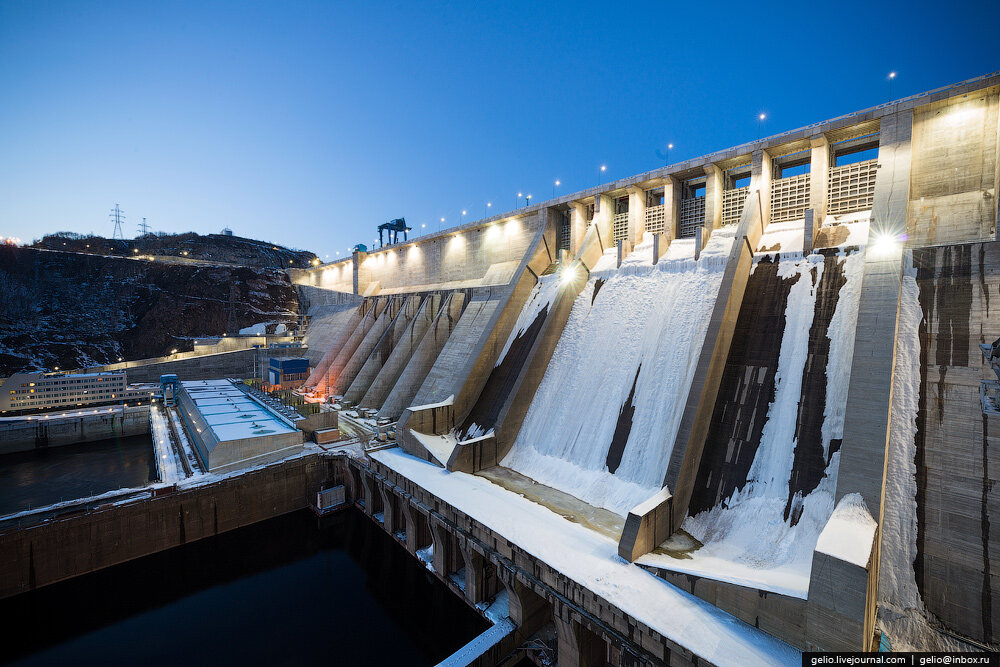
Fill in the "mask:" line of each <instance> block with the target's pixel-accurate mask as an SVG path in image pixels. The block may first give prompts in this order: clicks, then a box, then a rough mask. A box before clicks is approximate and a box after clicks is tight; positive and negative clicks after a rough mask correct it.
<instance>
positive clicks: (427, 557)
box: [417, 542, 434, 572]
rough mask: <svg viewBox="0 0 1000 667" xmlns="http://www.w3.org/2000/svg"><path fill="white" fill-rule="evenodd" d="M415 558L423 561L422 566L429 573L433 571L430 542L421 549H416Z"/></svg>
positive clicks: (432, 551)
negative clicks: (425, 567)
mask: <svg viewBox="0 0 1000 667" xmlns="http://www.w3.org/2000/svg"><path fill="white" fill-rule="evenodd" d="M417 558H419V559H420V560H422V561H424V565H425V566H427V569H428V570H430V571H431V572H433V571H434V543H433V542H431V543H430V544H428V545H427V546H426V547H424V548H423V549H417Z"/></svg>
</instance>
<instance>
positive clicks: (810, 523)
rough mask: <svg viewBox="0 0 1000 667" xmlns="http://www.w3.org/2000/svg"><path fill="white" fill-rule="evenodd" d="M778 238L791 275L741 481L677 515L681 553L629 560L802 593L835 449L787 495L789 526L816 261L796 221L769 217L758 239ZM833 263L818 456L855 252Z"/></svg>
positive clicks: (840, 358) (832, 480) (831, 428)
mask: <svg viewBox="0 0 1000 667" xmlns="http://www.w3.org/2000/svg"><path fill="white" fill-rule="evenodd" d="M858 224H859V225H863V227H864V229H862V230H856V229H854V230H851V231H852V237H853V238H851V239H850V240H852V241H853V244H856V243H857V242H858V240H859V239H860V238H861V237H862V236H864V233H865V231H866V229H867V223H858ZM856 226H858V225H851V227H856ZM796 227H798V230H797V231H796ZM779 243H780V246H781V250H780V251H779V252H780V256H781V259H780V263H779V270H778V275H779V276H780V277H783V278H789V277H793V276H795V275H798V276H799V279H798V280H797V281H796V282H795V284H794V285H792V287H791V290H790V292H789V294H788V303H787V306H786V309H785V331H784V335H783V337H782V340H781V349H780V352H779V357H778V370H777V374H776V378H775V392H774V400H773V401H772V403H771V404H770V405H769V406H768V413H767V421H766V423H765V424H764V429H763V432H762V433H761V440H760V445H759V447H758V449H757V451H756V454H755V457H754V459H753V463H752V464H751V468H750V472H749V475H748V476H747V484H746V485H745V486H744V487H743V488H742V489H739V490H738V491H736V492H734V493H733V494H732V495H731V496H730V497H729V498H726V499H725V500H724V501H722V502H721V503H719V504H718V505H716V506H715V507H713V508H712V509H710V510H706V511H704V512H701V513H699V514H697V515H696V516H693V517H688V518H687V519H686V520H685V522H684V524H683V526H682V528H683V530H685V531H686V532H687V533H689V534H690V535H692V536H693V537H694V538H695V539H697V540H698V541H700V542H701V543H702V544H703V546H702V547H701V548H697V549H693V550H687V549H685V547H690V545H689V544H685V543H684V541H683V538H682V537H681V536H677V537H675V538H673V540H671V541H670V542H668V544H667V546H675V547H677V548H682V549H685V554H684V557H683V558H675V557H673V556H670V555H668V554H661V553H656V554H648V555H646V556H643V557H642V558H640V559H639V560H638V562H639V563H641V564H645V565H652V566H656V567H662V568H664V569H669V570H672V571H675V572H683V573H687V574H693V575H698V576H704V577H708V578H712V579H717V580H721V581H728V582H731V583H735V584H739V585H744V586H751V587H754V588H760V589H763V590H769V591H773V592H776V593H781V594H783V595H789V596H792V597H797V598H801V599H805V598H806V596H807V595H808V591H809V573H810V570H811V568H812V553H813V550H814V548H815V546H816V542H817V539H818V538H819V535H820V533H821V532H822V530H823V528H824V526H825V525H826V523H827V520H828V519H829V518H830V515H831V514H832V513H833V510H834V497H835V493H836V488H837V470H838V466H839V462H840V454H839V452H838V453H836V454H834V455H833V456H832V458H830V463H829V465H828V467H827V470H826V475H825V476H824V478H823V479H822V481H821V482H820V483H819V486H817V487H816V488H815V489H814V490H813V491H812V492H811V493H809V494H808V495H807V496H805V497H804V498H802V497H801V496H800V495H797V497H796V503H797V504H801V507H802V513H801V517H800V518H799V521H798V523H796V524H795V525H794V526H793V525H792V523H791V521H790V520H786V519H785V518H784V514H785V506H786V503H787V501H788V495H789V480H790V477H791V472H792V463H793V460H794V452H795V447H796V437H795V429H796V420H797V417H798V410H799V398H800V396H801V391H802V381H803V369H804V366H805V364H806V360H807V356H808V347H809V331H810V327H811V326H812V322H813V314H814V307H815V303H816V297H817V293H816V288H815V286H816V285H818V284H819V282H820V279H821V277H822V273H823V270H824V263H823V257H822V256H821V255H818V254H811V255H808V256H805V257H803V256H802V231H801V226H800V225H799V224H798V223H786V224H784V225H772V226H771V227H769V228H768V233H767V234H765V235H764V237H763V238H762V239H761V241H760V245H759V248H761V249H764V248H771V247H774V246H775V245H776V244H779ZM759 258H760V256H758V259H759ZM843 262H844V267H843V271H844V275H845V277H846V282H845V283H844V285H843V286H842V287H841V288H840V293H839V299H838V301H837V309H836V312H835V313H834V315H833V318H832V319H831V321H830V326H829V329H828V332H827V335H828V337H829V339H830V353H829V359H828V362H827V367H826V377H827V385H826V405H825V408H824V419H823V426H822V437H823V453H824V456H828V454H829V451H830V443H831V440H833V439H835V438H841V437H842V436H843V427H844V412H845V410H846V407H847V388H848V385H849V382H850V371H851V361H852V359H853V353H854V332H855V327H856V324H857V314H858V303H859V300H860V294H861V278H862V273H863V271H864V254H863V253H860V252H853V253H851V254H848V255H847V256H846V257H845V258H844V259H843ZM754 266H755V268H756V266H757V264H756V263H755V265H754ZM813 271H815V272H816V277H815V283H814V281H813V278H812V275H811V274H812V272H813Z"/></svg>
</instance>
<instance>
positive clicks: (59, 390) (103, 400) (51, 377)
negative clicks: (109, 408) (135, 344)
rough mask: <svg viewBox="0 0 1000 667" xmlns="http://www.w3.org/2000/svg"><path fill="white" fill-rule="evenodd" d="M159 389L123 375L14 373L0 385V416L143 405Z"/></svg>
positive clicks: (115, 373)
mask: <svg viewBox="0 0 1000 667" xmlns="http://www.w3.org/2000/svg"><path fill="white" fill-rule="evenodd" d="M158 389H159V387H158V386H157V385H155V384H129V383H128V378H127V377H126V372H125V371H124V370H119V371H106V372H99V373H15V374H14V375H11V376H10V377H9V378H7V379H6V381H4V383H3V384H0V413H8V412H13V413H21V412H30V411H37V410H50V409H54V408H55V409H58V408H66V409H69V408H77V407H86V406H90V405H108V404H118V403H136V404H139V403H145V402H148V401H150V400H151V399H152V396H153V395H154V394H155V393H156V392H157V390H158Z"/></svg>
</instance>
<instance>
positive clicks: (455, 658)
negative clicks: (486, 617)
mask: <svg viewBox="0 0 1000 667" xmlns="http://www.w3.org/2000/svg"><path fill="white" fill-rule="evenodd" d="M515 629H516V626H515V625H514V622H513V621H511V620H510V619H509V618H505V619H502V620H501V621H499V622H498V623H496V624H494V625H492V626H490V627H489V629H487V630H486V631H484V632H483V633H482V634H480V635H478V636H477V637H476V638H475V639H473V640H472V641H470V642H469V643H468V644H466V645H465V646H463V647H462V648H460V649H458V650H457V651H455V652H454V653H452V654H451V655H450V656H448V657H447V658H446V659H445V660H442V661H441V662H439V663H438V664H437V667H467V665H471V664H472V663H473V662H475V661H476V660H477V659H478V658H480V657H481V656H482V655H483V654H485V653H486V652H487V651H489V650H490V649H491V648H493V647H494V646H496V645H497V644H499V643H500V642H501V641H503V639H504V637H506V636H507V635H509V634H510V633H512V632H514V630H515Z"/></svg>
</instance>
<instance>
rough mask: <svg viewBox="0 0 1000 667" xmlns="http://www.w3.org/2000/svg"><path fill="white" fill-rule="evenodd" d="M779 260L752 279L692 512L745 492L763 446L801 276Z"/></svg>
mask: <svg viewBox="0 0 1000 667" xmlns="http://www.w3.org/2000/svg"><path fill="white" fill-rule="evenodd" d="M779 260H780V255H779V256H776V257H763V258H761V259H760V260H759V261H758V262H757V265H756V267H755V268H754V270H753V273H751V274H750V278H749V280H748V281H747V287H746V292H745V295H744V297H743V304H742V306H741V307H740V314H739V316H738V317H737V320H736V328H735V330H734V332H733V340H732V344H731V346H730V349H729V356H728V358H727V359H726V366H725V369H724V370H723V374H722V381H721V383H720V386H719V394H718V398H717V399H716V402H715V408H714V410H713V413H712V422H711V426H710V428H709V432H708V437H707V438H706V441H705V449H704V452H703V453H702V458H701V462H700V465H699V468H698V477H697V479H696V481H695V488H694V491H693V493H692V496H691V502H690V509H689V512H690V513H691V514H692V515H693V514H697V513H698V512H701V511H704V510H707V509H711V508H712V507H713V506H715V505H716V504H717V503H718V502H720V501H721V500H723V499H724V498H728V497H730V496H731V495H732V494H733V492H734V491H736V490H738V489H741V488H743V487H744V486H746V483H747V475H748V474H749V472H750V466H751V464H752V463H753V459H754V455H755V454H756V453H757V448H758V447H759V446H760V436H761V432H762V431H763V429H764V424H765V422H766V421H767V409H768V406H769V405H770V404H771V402H772V401H773V400H774V385H775V373H776V372H777V370H778V354H779V352H780V350H781V339H782V335H783V332H784V330H785V307H786V305H787V303H788V293H789V291H790V290H791V288H792V285H794V284H795V283H796V281H798V279H799V276H798V275H796V276H794V277H791V278H780V277H778V261H779Z"/></svg>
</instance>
